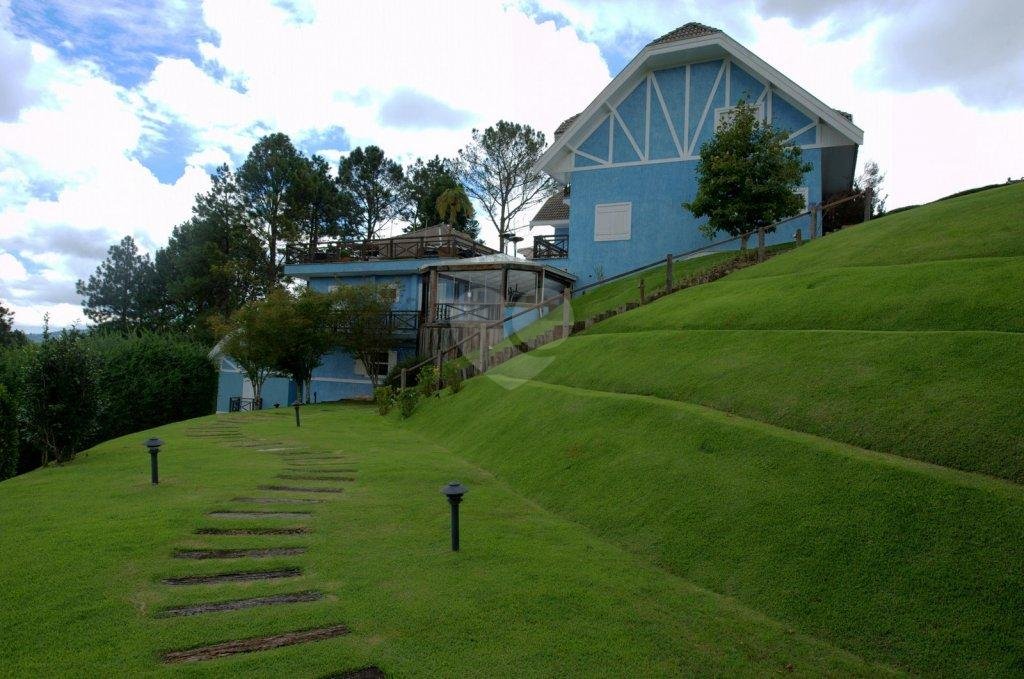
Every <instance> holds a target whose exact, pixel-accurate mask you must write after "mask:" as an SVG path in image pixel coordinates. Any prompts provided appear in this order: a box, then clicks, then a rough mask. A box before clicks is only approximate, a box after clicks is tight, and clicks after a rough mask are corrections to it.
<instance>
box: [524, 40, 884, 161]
mask: <svg viewBox="0 0 1024 679" xmlns="http://www.w3.org/2000/svg"><path fill="white" fill-rule="evenodd" d="M708 46H719V47H721V48H722V49H723V50H724V51H725V52H727V53H729V54H730V55H731V56H732V58H734V59H736V60H737V61H739V63H740V65H741V66H743V67H745V68H747V69H749V70H750V71H752V72H753V74H754V75H755V76H759V77H760V78H763V79H764V80H767V81H768V82H769V83H770V84H771V85H772V86H774V87H775V88H776V89H778V90H779V91H780V92H782V93H783V94H785V95H787V96H788V97H790V98H792V99H793V100H794V101H795V102H796V103H797V104H799V105H800V106H802V107H804V108H805V109H807V110H808V111H811V112H813V113H814V114H816V115H817V116H819V117H820V118H821V119H822V120H823V121H825V122H826V123H828V124H829V125H831V126H832V127H834V128H835V129H836V130H837V131H839V132H840V133H841V134H842V135H843V136H845V137H846V138H848V139H849V140H850V141H851V142H852V143H854V144H857V145H860V144H863V143H864V131H863V130H862V129H860V128H859V127H857V126H856V125H854V124H853V123H852V122H850V121H849V120H847V119H846V118H845V117H843V116H842V115H840V114H839V113H838V112H836V110H835V109H833V108H831V107H830V106H827V105H826V104H825V103H824V102H823V101H821V100H820V99H818V98H817V97H815V96H814V95H812V94H811V93H810V92H808V91H807V90H805V89H803V88H802V87H800V86H799V85H797V84H796V83H795V82H793V81H792V80H790V79H789V78H787V77H786V76H785V75H783V74H782V73H781V72H780V71H778V70H777V69H775V68H773V67H772V66H771V65H770V64H768V62H766V61H764V60H763V59H761V58H760V57H759V56H757V55H756V54H754V53H753V52H751V51H750V50H748V49H747V48H746V47H744V46H743V45H741V44H740V43H738V42H736V41H735V40H733V39H732V38H730V37H729V36H728V35H726V34H725V33H715V34H714V35H708V36H704V37H701V38H691V39H689V40H680V41H677V42H672V43H666V44H663V45H648V46H647V47H645V48H644V49H642V50H641V51H640V53H639V54H637V55H636V56H635V57H633V60H632V61H630V62H629V64H627V65H626V68H624V69H622V71H621V72H620V73H619V74H618V75H617V76H615V77H614V78H612V80H611V82H609V83H608V84H607V85H606V86H605V87H604V89H603V90H601V93H600V94H598V95H597V97H596V98H595V99H594V100H593V101H592V102H590V105H589V106H587V108H585V109H584V110H583V111H582V112H581V113H580V115H578V116H577V117H576V120H574V121H573V122H572V124H571V125H569V127H568V128H567V129H566V130H565V132H563V133H562V134H560V135H559V136H558V139H556V140H555V141H554V142H553V143H552V144H551V146H549V147H548V149H547V150H546V151H545V152H544V153H543V154H542V155H541V157H540V159H539V160H538V161H537V164H536V165H535V166H534V168H533V169H534V171H536V172H547V171H548V168H549V167H550V166H551V165H553V164H554V163H555V162H557V161H558V159H559V154H562V153H567V152H569V150H568V149H567V148H566V147H567V146H568V144H569V140H570V139H572V138H573V137H574V136H575V135H576V133H578V132H579V131H580V130H582V129H583V128H585V127H587V126H589V125H590V123H591V122H592V121H593V120H594V116H595V115H596V114H597V113H598V112H599V111H601V109H602V108H603V107H604V106H605V105H606V103H607V102H608V101H609V100H610V99H611V98H612V97H613V96H615V94H616V93H617V92H618V91H619V90H620V89H622V88H623V86H624V85H626V84H628V83H630V82H632V81H633V79H634V78H635V77H636V75H637V73H638V72H639V71H640V69H641V68H643V67H644V65H645V64H646V63H647V61H648V60H649V59H650V58H651V57H652V56H656V55H661V54H671V53H674V52H685V51H688V50H691V49H694V48H697V47H708Z"/></svg>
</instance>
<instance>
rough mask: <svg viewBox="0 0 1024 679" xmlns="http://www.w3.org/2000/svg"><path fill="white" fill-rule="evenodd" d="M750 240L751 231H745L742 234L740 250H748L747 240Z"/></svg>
mask: <svg viewBox="0 0 1024 679" xmlns="http://www.w3.org/2000/svg"><path fill="white" fill-rule="evenodd" d="M749 240H750V234H749V233H745V234H743V235H742V236H740V250H746V249H747V241H749Z"/></svg>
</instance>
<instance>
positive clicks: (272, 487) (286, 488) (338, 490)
mask: <svg viewBox="0 0 1024 679" xmlns="http://www.w3.org/2000/svg"><path fill="white" fill-rule="evenodd" d="M257 488H259V489H260V490H284V491H290V492H293V493H341V492H343V491H344V488H302V487H299V486H275V485H268V486H257ZM268 513H270V512H268ZM211 516H212V515H211Z"/></svg>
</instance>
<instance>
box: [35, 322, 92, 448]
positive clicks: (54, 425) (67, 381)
mask: <svg viewBox="0 0 1024 679" xmlns="http://www.w3.org/2000/svg"><path fill="white" fill-rule="evenodd" d="M95 366H96V363H95V361H94V359H93V355H92V352H90V351H89V350H88V348H87V347H86V346H85V345H84V342H83V341H82V335H81V333H80V332H78V331H77V330H64V331H62V332H61V333H60V334H59V335H50V334H49V332H44V338H43V342H42V344H40V345H39V347H38V349H37V350H36V351H35V352H34V353H33V356H32V358H31V360H30V361H29V363H28V366H27V368H26V370H25V383H24V386H23V388H22V391H23V393H22V399H23V402H22V418H21V419H22V422H23V423H24V426H25V435H26V438H27V439H28V440H29V442H31V443H32V444H33V446H34V447H35V448H36V449H37V450H39V451H40V464H42V465H44V466H45V465H47V464H49V463H50V462H67V461H68V460H70V459H72V458H73V457H74V456H75V454H76V453H77V452H78V451H80V450H82V449H83V448H84V447H85V446H86V445H87V444H88V443H89V442H90V441H91V440H92V436H93V434H94V432H95V431H96V416H97V413H98V412H99V409H100V408H99V406H100V403H99V398H100V397H99V389H98V387H97V384H96V367H95Z"/></svg>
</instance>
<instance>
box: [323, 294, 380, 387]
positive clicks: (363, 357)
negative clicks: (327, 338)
mask: <svg viewBox="0 0 1024 679" xmlns="http://www.w3.org/2000/svg"><path fill="white" fill-rule="evenodd" d="M329 295H330V298H331V303H332V307H333V309H334V310H335V311H334V318H335V322H334V324H333V330H334V332H333V338H332V340H333V341H332V342H331V343H332V345H333V346H337V347H339V348H341V349H342V350H343V351H345V352H347V353H348V354H349V355H351V356H353V357H354V358H355V359H357V360H359V361H362V363H363V365H364V366H367V367H369V366H371V365H373V364H374V362H375V358H376V356H377V355H378V354H379V353H380V352H383V351H388V350H389V349H391V348H392V347H394V346H395V343H396V338H395V331H394V326H393V324H392V322H391V307H392V305H393V304H394V301H395V288H394V286H392V285H376V284H368V285H341V286H338V287H337V288H336V289H334V290H333V291H332V292H331V293H329ZM366 372H367V374H368V375H369V376H370V382H371V383H373V386H374V388H375V389H376V388H377V387H378V386H379V385H380V378H379V377H378V376H377V374H376V371H375V370H367V371H366Z"/></svg>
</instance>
